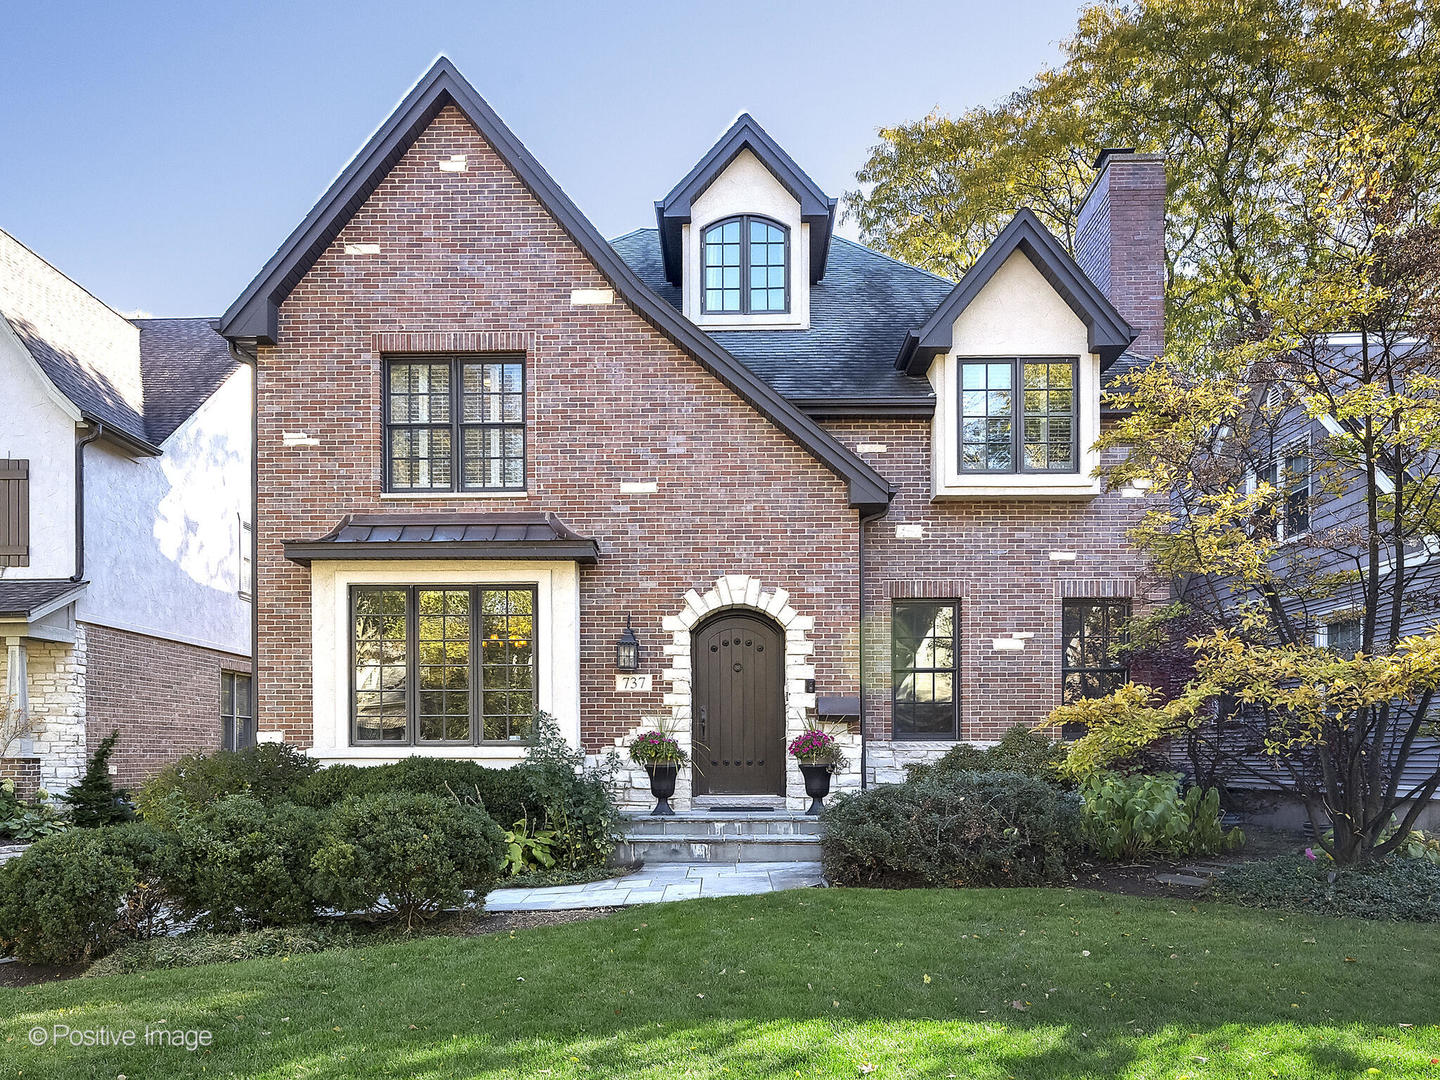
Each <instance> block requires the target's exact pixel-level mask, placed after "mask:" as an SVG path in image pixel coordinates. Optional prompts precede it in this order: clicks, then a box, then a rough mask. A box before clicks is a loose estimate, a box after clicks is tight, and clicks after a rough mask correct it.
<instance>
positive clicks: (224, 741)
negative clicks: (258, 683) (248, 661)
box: [220, 671, 255, 750]
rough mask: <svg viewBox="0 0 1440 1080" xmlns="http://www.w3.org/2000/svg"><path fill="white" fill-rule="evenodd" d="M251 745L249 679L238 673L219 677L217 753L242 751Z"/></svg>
mask: <svg viewBox="0 0 1440 1080" xmlns="http://www.w3.org/2000/svg"><path fill="white" fill-rule="evenodd" d="M254 745H255V706H254V703H253V702H252V700H251V698H250V676H249V675H242V674H241V673H240V672H238V671H222V672H221V673H220V749H222V750H243V749H245V747H247V746H254Z"/></svg>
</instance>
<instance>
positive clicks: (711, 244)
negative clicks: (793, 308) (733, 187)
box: [701, 214, 790, 315]
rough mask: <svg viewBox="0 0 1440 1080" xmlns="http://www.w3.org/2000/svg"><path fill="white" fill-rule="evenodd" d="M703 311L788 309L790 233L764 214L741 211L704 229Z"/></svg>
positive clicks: (759, 312)
mask: <svg viewBox="0 0 1440 1080" xmlns="http://www.w3.org/2000/svg"><path fill="white" fill-rule="evenodd" d="M701 247H702V252H703V259H704V273H705V282H704V289H703V293H702V295H703V305H704V312H705V314H707V315H766V314H772V313H782V314H783V313H785V312H788V311H789V310H790V234H789V230H788V229H786V228H785V227H784V226H783V225H777V224H776V223H775V222H773V221H770V220H769V219H768V218H762V217H753V216H751V215H749V214H742V215H740V216H739V217H732V218H726V219H725V220H724V221H717V222H716V223H715V224H714V225H711V226H710V227H709V228H708V229H706V230H705V239H704V243H703V244H702V245H701Z"/></svg>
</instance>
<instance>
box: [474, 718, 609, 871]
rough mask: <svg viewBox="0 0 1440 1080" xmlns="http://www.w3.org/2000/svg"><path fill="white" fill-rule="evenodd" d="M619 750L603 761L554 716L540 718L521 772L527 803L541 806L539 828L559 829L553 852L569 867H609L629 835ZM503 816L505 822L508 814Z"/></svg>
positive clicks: (519, 768) (534, 815)
mask: <svg viewBox="0 0 1440 1080" xmlns="http://www.w3.org/2000/svg"><path fill="white" fill-rule="evenodd" d="M618 765H619V757H618V755H616V754H615V753H614V752H613V751H612V752H611V753H610V754H609V755H607V757H606V758H605V759H604V761H603V762H602V763H601V764H599V765H598V766H595V767H591V766H588V765H587V764H586V762H585V755H584V754H583V753H582V752H581V751H579V750H577V749H576V748H575V747H573V746H571V745H570V744H569V743H568V742H566V741H565V736H564V735H562V734H561V733H560V727H559V725H558V724H556V722H555V719H554V717H551V716H548V715H547V714H545V713H539V714H538V715H537V716H536V717H535V723H534V738H533V741H532V742H531V744H530V749H529V750H528V751H526V754H525V761H524V762H523V763H522V764H520V765H517V766H516V767H515V768H516V771H517V772H518V773H519V774H520V776H521V778H522V780H523V783H524V792H525V800H526V805H527V807H534V808H538V812H532V814H531V817H532V818H538V819H539V820H538V821H537V823H536V826H535V827H536V828H537V829H541V830H546V831H551V832H554V833H555V848H554V850H553V852H552V854H554V856H555V860H556V865H557V866H559V867H561V868H563V869H570V870H576V869H580V868H581V867H589V866H604V865H606V864H607V863H608V862H609V861H610V857H611V856H612V855H613V854H614V852H615V844H616V842H617V841H618V840H619V839H620V838H621V837H622V836H623V834H624V829H623V826H624V817H623V815H622V814H621V813H620V804H619V803H618V802H616V800H615V787H614V780H615V770H616V768H617V767H618ZM499 820H501V821H505V820H507V819H506V818H503V817H502V818H500V819H499Z"/></svg>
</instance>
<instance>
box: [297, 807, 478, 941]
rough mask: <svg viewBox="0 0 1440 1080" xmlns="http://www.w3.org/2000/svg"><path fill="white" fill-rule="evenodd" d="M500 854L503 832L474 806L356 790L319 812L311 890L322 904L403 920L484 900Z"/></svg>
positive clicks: (414, 918)
mask: <svg viewBox="0 0 1440 1080" xmlns="http://www.w3.org/2000/svg"><path fill="white" fill-rule="evenodd" d="M504 852H505V837H504V834H503V833H502V832H501V831H500V829H499V827H498V826H497V825H496V824H495V822H494V821H492V820H491V818H490V817H489V815H487V814H486V813H485V812H484V811H483V810H480V809H479V808H477V807H474V806H464V805H461V804H460V803H458V802H456V801H455V800H454V799H451V798H442V797H439V796H436V795H413V794H407V793H404V792H398V791H391V792H385V793H382V794H378V795H363V796H354V797H351V798H348V799H346V800H344V801H343V802H341V803H340V804H339V805H337V806H335V807H334V808H332V809H331V810H330V811H329V813H328V814H326V816H325V822H324V825H323V831H322V838H321V840H320V844H319V847H318V849H317V850H316V852H315V855H314V858H313V860H312V866H313V867H314V871H315V876H314V884H315V890H316V894H317V896H318V897H319V898H320V900H321V902H322V903H324V904H327V905H328V906H331V907H335V908H339V909H340V910H342V911H376V910H379V911H383V912H387V913H389V914H391V915H393V916H394V917H396V918H400V919H403V920H404V921H405V923H406V925H407V926H408V925H410V924H412V923H414V922H415V921H416V920H417V919H427V918H430V917H431V916H433V915H435V914H436V913H437V912H439V911H441V910H443V909H445V908H459V907H467V906H470V905H472V904H476V903H480V902H483V901H484V899H485V894H486V893H488V892H489V891H490V890H491V889H492V888H494V887H495V882H496V880H497V878H498V877H499V875H500V868H501V866H502V865H503V864H504V859H505V855H504Z"/></svg>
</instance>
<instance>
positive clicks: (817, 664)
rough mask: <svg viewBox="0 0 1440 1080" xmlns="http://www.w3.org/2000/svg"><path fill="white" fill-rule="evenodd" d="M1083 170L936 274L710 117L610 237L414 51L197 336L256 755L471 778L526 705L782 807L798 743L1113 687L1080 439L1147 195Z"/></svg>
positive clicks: (951, 735) (1144, 262) (723, 792)
mask: <svg viewBox="0 0 1440 1080" xmlns="http://www.w3.org/2000/svg"><path fill="white" fill-rule="evenodd" d="M1098 169H1099V172H1098V177H1097V180H1096V183H1095V187H1094V190H1093V192H1092V195H1091V198H1090V199H1089V201H1088V203H1087V205H1086V213H1085V215H1084V218H1083V221H1082V227H1081V243H1080V245H1079V246H1080V253H1079V258H1078V262H1077V259H1076V258H1072V256H1071V255H1070V254H1069V253H1067V252H1066V251H1065V250H1064V249H1063V248H1062V247H1061V245H1060V244H1058V243H1057V242H1056V241H1055V239H1054V238H1053V237H1052V236H1050V235H1049V234H1048V233H1047V232H1046V231H1045V229H1044V228H1043V226H1041V225H1040V223H1039V222H1038V221H1037V220H1036V219H1035V218H1034V216H1033V215H1031V214H1029V213H1028V212H1021V213H1020V214H1019V215H1018V216H1017V217H1016V219H1015V220H1014V221H1013V222H1012V223H1011V224H1010V225H1009V227H1007V228H1006V229H1005V230H1004V232H1003V233H1002V234H1001V235H1000V236H999V237H998V238H997V240H996V241H995V243H994V244H993V245H992V247H991V248H990V250H989V251H987V252H986V254H985V256H984V257H983V258H982V259H981V260H980V261H979V262H978V263H977V264H976V266H975V267H974V268H973V269H972V270H971V271H970V272H969V273H967V274H966V276H965V277H964V279H963V280H961V281H960V282H951V281H948V280H944V279H942V278H938V277H935V276H934V275H932V274H929V273H927V272H925V271H922V270H919V269H916V268H913V267H910V266H906V265H903V264H901V263H899V262H896V261H895V260H893V259H890V258H888V257H886V256H882V255H880V254H878V253H876V252H873V251H870V250H868V249H866V248H864V247H861V246H859V245H857V244H854V243H852V242H850V241H848V240H845V239H843V238H842V237H840V236H838V235H835V232H834V225H835V217H836V205H837V204H836V200H835V199H833V198H830V197H828V196H827V195H826V194H825V193H824V192H823V191H821V190H820V189H819V188H818V187H817V186H816V184H815V183H814V181H813V180H811V178H810V177H808V176H807V175H806V174H805V172H804V171H803V170H802V169H801V168H800V166H799V165H798V164H796V163H795V162H794V161H793V160H792V159H791V158H790V156H789V155H788V154H787V153H786V152H785V151H784V150H783V149H782V148H781V147H780V146H779V145H777V144H776V143H775V142H774V140H773V139H771V137H770V136H769V135H768V134H767V133H766V132H765V131H764V130H763V129H762V128H761V127H760V126H759V125H758V124H757V123H756V122H755V121H754V120H753V119H752V118H751V117H749V116H748V115H745V116H741V117H740V118H739V119H738V120H737V121H736V123H735V124H734V125H733V126H732V127H731V128H730V130H729V131H727V132H726V133H725V134H724V136H723V137H722V138H721V140H720V141H719V142H718V143H716V144H715V145H714V146H713V147H712V148H710V150H709V151H708V152H706V153H705V154H704V155H703V156H702V157H701V158H700V160H699V161H698V163H697V164H696V166H695V167H694V169H692V170H691V172H690V173H689V174H687V175H686V176H685V177H683V178H681V179H680V180H679V182H678V183H677V184H676V185H675V187H674V188H673V189H672V190H671V191H670V192H669V194H667V195H666V196H665V197H664V198H663V199H661V200H660V201H658V202H657V203H655V214H656V225H657V227H656V228H655V229H642V230H638V231H636V232H632V233H630V234H627V235H626V236H622V237H620V238H618V239H616V240H614V241H612V242H607V241H606V240H605V239H604V238H602V237H601V236H600V235H599V234H598V233H597V232H596V230H595V228H594V227H593V226H592V225H591V224H590V222H589V221H588V220H586V218H585V217H584V215H583V214H582V213H581V212H580V211H579V210H578V209H577V208H576V206H575V205H574V203H572V202H571V201H570V199H569V198H568V197H567V196H566V195H565V193H564V192H563V191H562V190H561V189H560V187H559V185H558V184H557V183H556V182H555V181H554V180H553V179H552V178H551V177H550V176H549V175H548V174H547V173H546V172H545V171H544V169H543V168H541V166H540V165H539V163H538V162H536V161H535V159H534V158H533V157H532V156H531V155H530V153H529V152H528V151H527V150H526V148H525V147H524V145H523V144H522V143H521V142H520V141H519V140H518V139H517V138H516V136H515V135H514V134H513V133H512V132H511V131H510V130H509V129H508V128H507V127H506V126H505V125H504V124H503V123H502V122H501V120H500V119H499V118H498V117H497V116H496V114H495V113H494V112H493V111H492V110H491V109H490V107H489V106H488V105H487V104H486V103H485V102H484V101H483V100H482V99H481V98H480V96H479V95H478V94H477V93H476V92H475V90H474V89H473V88H472V87H471V86H470V85H469V84H468V83H467V82H466V81H465V80H464V78H463V77H462V76H461V75H460V74H459V73H458V72H457V71H456V69H455V68H454V67H453V65H451V64H450V62H449V61H448V60H445V59H443V58H442V59H441V60H440V61H438V62H437V63H436V65H435V66H434V67H433V68H432V69H431V70H430V71H429V72H428V73H427V74H426V75H425V76H423V77H422V78H421V80H420V81H419V83H417V84H416V86H415V87H414V88H413V89H412V90H411V91H410V93H409V94H408V95H407V96H406V97H405V98H404V100H403V101H402V102H401V103H400V105H399V106H398V107H397V109H396V110H395V112H394V113H393V114H392V115H391V116H390V117H389V119H387V120H386V121H385V123H384V124H383V125H382V126H381V127H380V129H379V130H378V131H377V132H376V133H375V135H374V136H373V137H372V138H371V139H370V141H369V142H368V143H367V144H366V145H365V146H364V147H363V148H362V149H361V150H360V151H359V153H358V154H357V155H356V156H355V158H354V159H353V160H352V161H351V163H350V164H349V165H348V166H347V167H346V169H345V170H344V172H342V173H341V175H340V176H339V177H338V178H337V180H336V181H335V182H334V184H333V185H332V187H331V188H330V189H329V190H328V191H327V192H326V193H325V195H324V196H323V197H322V198H321V200H320V201H319V202H318V203H317V204H316V206H315V207H314V209H313V210H312V211H311V213H310V214H309V215H308V216H307V217H306V219H305V220H304V221H303V222H301V223H300V225H299V226H298V227H297V228H296V229H295V231H294V232H293V233H292V234H291V235H290V237H289V238H288V239H287V240H286V241H285V242H284V244H283V245H282V246H281V247H280V249H279V251H278V252H277V253H276V254H275V256H274V257H273V258H272V259H271V260H270V261H269V262H268V263H267V264H266V266H265V267H264V268H263V269H262V270H261V271H260V273H259V275H258V276H257V277H256V278H255V280H254V281H253V282H252V283H251V285H250V286H249V287H248V288H247V289H246V290H245V291H244V293H242V295H241V296H240V297H239V298H238V299H237V300H236V301H235V303H234V304H233V305H232V306H231V307H230V309H229V310H228V311H227V312H226V313H225V315H224V316H223V317H222V318H221V320H220V321H219V323H218V324H217V326H218V329H219V330H220V332H221V333H222V334H223V335H224V336H225V337H226V338H228V339H229V340H230V341H231V342H232V343H233V345H234V346H235V347H236V348H237V349H238V350H239V351H241V352H242V353H244V354H247V355H248V356H250V357H253V358H254V361H255V371H256V383H255V395H256V399H255V400H256V426H257V427H256V430H257V444H256V454H257V474H256V475H257V491H256V506H257V509H256V521H257V536H256V543H257V557H256V586H257V591H256V604H257V627H258V633H257V639H256V645H257V701H258V723H259V728H260V737H261V738H262V739H285V740H287V741H290V742H293V743H295V744H298V745H300V746H304V747H307V748H308V749H309V751H310V753H312V754H313V755H314V756H316V757H318V758H320V759H321V760H323V761H326V762H356V763H374V762H382V761H388V760H394V759H396V758H398V757H400V756H404V755H408V754H415V753H420V754H430V755H436V756H448V757H460V758H466V759H474V760H478V761H482V762H488V763H494V764H507V763H512V762H514V761H517V760H519V758H520V756H521V754H522V752H523V744H524V742H525V739H526V737H527V733H528V729H529V728H528V725H529V718H530V716H531V714H532V713H533V711H534V710H536V709H543V710H544V711H546V712H548V713H550V714H552V715H553V716H555V717H556V719H557V720H558V721H559V723H560V725H561V727H562V729H563V730H564V731H565V733H566V735H567V737H569V738H571V739H573V740H574V741H575V742H576V743H577V744H579V745H581V746H583V747H584V749H585V750H586V751H587V752H589V753H592V754H601V753H603V752H605V751H606V750H607V749H609V748H612V747H616V746H619V745H623V744H624V742H625V741H626V740H627V739H628V738H629V737H631V736H632V735H633V734H634V733H636V732H638V731H640V730H642V729H645V728H649V727H656V726H664V727H666V728H669V729H671V730H673V731H674V732H675V734H676V735H677V736H678V737H679V738H680V739H681V740H682V742H684V743H685V744H686V745H687V746H690V747H691V748H692V749H693V750H694V751H695V756H696V757H697V758H698V759H699V764H698V766H697V768H696V769H695V770H693V772H689V773H688V774H686V775H682V777H681V784H680V791H679V798H678V799H677V805H678V806H681V807H685V806H689V805H691V802H692V800H701V801H702V802H703V800H704V799H706V798H707V797H708V798H709V799H710V800H712V801H715V800H718V801H721V802H725V803H732V802H734V801H736V800H737V799H738V800H744V799H747V798H759V799H772V800H773V799H775V798H777V797H780V796H784V797H786V798H787V799H788V801H789V803H790V805H792V806H798V805H803V799H802V796H801V791H802V785H801V779H800V776H799V773H798V771H797V770H796V769H794V768H793V766H791V765H790V763H789V762H788V761H787V760H786V757H785V744H786V741H787V740H788V739H789V738H790V737H793V736H794V735H795V734H796V733H797V732H799V731H801V730H803V729H804V728H805V727H807V726H813V725H814V724H816V723H817V722H823V723H826V724H829V725H831V726H832V727H833V728H834V729H835V730H837V731H841V732H843V740H844V741H845V743H846V744H847V745H848V749H849V752H850V754H849V756H850V765H849V767H848V769H847V770H846V771H845V772H844V773H842V774H841V776H840V777H839V778H838V784H839V786H840V787H841V788H845V787H854V786H858V785H859V784H861V782H862V779H863V780H864V781H865V782H876V781H884V780H888V779H894V778H897V777H899V776H900V775H902V767H903V765H904V763H906V762H907V761H911V760H916V759H923V758H924V757H926V756H929V755H934V754H937V753H940V752H943V751H944V750H945V749H946V748H947V747H949V746H950V745H953V743H954V742H955V741H956V740H957V739H962V738H963V739H975V740H986V739H992V738H994V737H996V736H998V735H999V734H1000V733H1001V732H1003V731H1004V730H1005V729H1006V728H1007V727H1009V726H1010V725H1012V724H1014V723H1017V722H1023V723H1036V722H1038V721H1040V720H1041V719H1042V718H1043V717H1044V716H1045V715H1046V714H1047V713H1048V712H1049V711H1050V710H1051V709H1052V708H1053V707H1054V706H1055V705H1056V704H1057V703H1058V702H1059V701H1060V700H1061V697H1062V694H1063V693H1065V692H1069V693H1072V694H1076V693H1093V692H1097V691H1098V690H1100V689H1103V688H1104V687H1106V686H1108V685H1110V684H1111V683H1113V682H1114V681H1115V680H1116V679H1118V678H1120V677H1122V676H1123V671H1122V670H1120V669H1118V668H1116V667H1115V665H1114V664H1113V662H1112V661H1110V660H1109V659H1108V657H1107V650H1106V648H1105V643H1106V637H1107V635H1108V634H1112V633H1113V632H1114V631H1115V629H1116V628H1117V627H1118V625H1119V623H1120V621H1121V619H1122V618H1123V615H1124V613H1125V612H1126V611H1127V610H1128V609H1129V608H1130V605H1132V604H1143V603H1145V602H1146V601H1147V597H1146V596H1144V595H1139V594H1143V592H1144V588H1145V587H1144V585H1143V584H1142V583H1143V581H1144V580H1145V578H1144V566H1143V565H1142V563H1141V561H1140V560H1139V558H1138V557H1137V556H1136V554H1135V553H1134V552H1132V551H1131V550H1130V548H1129V547H1128V546H1127V544H1126V541H1125V530H1126V527H1127V525H1128V524H1129V523H1130V522H1131V521H1133V520H1134V518H1135V516H1136V514H1137V513H1138V510H1139V508H1140V507H1142V506H1143V505H1144V502H1143V499H1141V498H1134V499H1127V498H1125V497H1124V495H1125V494H1129V495H1135V496H1139V495H1140V494H1141V493H1139V492H1130V493H1106V492H1104V491H1103V490H1102V486H1101V485H1100V484H1099V482H1097V481H1096V480H1094V479H1093V477H1092V476H1091V470H1092V469H1093V468H1094V466H1095V464H1096V461H1095V455H1094V453H1093V451H1092V450H1091V449H1090V446H1091V444H1092V442H1093V441H1094V439H1095V437H1096V435H1097V434H1098V431H1099V428H1100V425H1101V424H1102V423H1103V422H1104V414H1103V412H1102V407H1101V388H1102V385H1103V383H1104V382H1105V380H1106V379H1107V378H1110V377H1112V376H1113V373H1115V372H1116V371H1118V370H1122V369H1123V368H1124V367H1125V366H1127V365H1129V364H1131V363H1134V362H1136V360H1137V359H1138V358H1141V357H1143V356H1144V355H1146V354H1147V353H1151V352H1153V351H1155V350H1156V349H1157V348H1158V346H1159V342H1160V340H1161V336H1162V334H1163V286H1164V280H1163V273H1164V270H1163V267H1164V261H1163V248H1162V235H1161V229H1162V225H1163V208H1164V173H1163V165H1162V163H1161V162H1160V161H1159V160H1157V159H1155V158H1151V157H1146V156H1143V155H1136V154H1131V153H1127V152H1107V153H1106V154H1105V155H1103V156H1102V158H1101V160H1100V161H1099V162H1098ZM1082 266H1083V267H1084V269H1082ZM631 634H633V636H634V639H635V640H636V641H637V642H638V645H639V661H638V666H637V667H636V668H635V670H633V671H632V670H625V669H624V668H622V667H621V666H620V665H619V663H618V660H619V656H618V649H617V646H618V644H619V643H621V642H622V641H628V640H630V638H629V636H628V635H631ZM472 645H473V648H472ZM1067 687H1068V691H1067V690H1066V688H1067ZM642 784H643V780H642V779H641V778H640V777H638V776H635V775H633V774H632V775H631V777H630V785H631V787H630V789H629V790H630V793H631V795H632V796H633V801H634V802H635V803H637V804H638V803H640V802H643V801H644V797H643V796H642V793H641V792H640V791H639V788H640V787H641V786H642Z"/></svg>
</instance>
